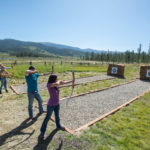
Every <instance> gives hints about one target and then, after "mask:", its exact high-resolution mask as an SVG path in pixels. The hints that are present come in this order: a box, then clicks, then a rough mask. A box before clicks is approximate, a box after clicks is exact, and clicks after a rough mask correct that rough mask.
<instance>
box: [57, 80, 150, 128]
mask: <svg viewBox="0 0 150 150" xmlns="http://www.w3.org/2000/svg"><path fill="white" fill-rule="evenodd" d="M147 90H150V82H144V81H140V80H137V81H135V82H133V83H129V84H126V85H121V86H118V87H115V88H111V89H108V90H104V91H100V92H96V93H91V94H87V95H84V96H80V97H75V98H71V100H70V102H69V104H68V106H66V101H67V99H65V100H62V101H61V102H60V105H61V108H60V118H61V122H62V123H63V124H64V125H65V126H66V127H68V128H70V129H72V130H74V129H77V128H79V127H81V126H83V125H85V124H87V123H89V122H90V121H93V120H94V119H96V118H98V117H100V116H101V115H103V114H105V113H108V112H109V111H111V110H113V109H115V108H116V107H118V106H120V105H122V104H124V103H125V102H127V101H129V100H130V99H132V98H134V97H136V96H139V95H141V94H142V93H144V92H145V91H147Z"/></svg>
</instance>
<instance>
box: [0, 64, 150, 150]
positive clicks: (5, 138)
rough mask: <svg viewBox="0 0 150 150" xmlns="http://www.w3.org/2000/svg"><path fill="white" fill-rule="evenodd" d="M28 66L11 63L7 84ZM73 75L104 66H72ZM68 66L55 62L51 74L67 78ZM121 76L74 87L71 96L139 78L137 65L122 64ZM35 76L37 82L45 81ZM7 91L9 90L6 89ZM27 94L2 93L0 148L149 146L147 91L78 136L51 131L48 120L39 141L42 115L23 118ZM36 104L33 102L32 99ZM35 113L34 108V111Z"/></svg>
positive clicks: (136, 149)
mask: <svg viewBox="0 0 150 150" xmlns="http://www.w3.org/2000/svg"><path fill="white" fill-rule="evenodd" d="M27 68H28V65H21V66H15V67H14V70H8V71H9V72H14V73H15V76H14V78H13V79H11V78H9V79H8V84H9V85H10V84H14V83H16V84H18V83H22V82H25V81H24V71H25V70H26V69H27ZM36 68H37V69H38V70H40V71H41V72H49V71H50V70H51V64H49V65H37V66H36ZM73 69H74V71H75V75H76V78H77V77H86V76H91V75H98V74H106V71H107V65H90V66H88V65H73ZM71 71H72V66H71V65H62V66H61V65H58V64H56V65H55V73H57V74H58V75H59V78H60V79H63V78H65V79H71ZM125 77H126V78H125V79H120V78H117V79H113V80H104V81H99V82H93V83H88V84H83V85H79V86H77V87H75V90H74V93H73V94H74V95H76V94H80V93H83V92H87V91H89V90H95V89H100V88H104V87H110V86H111V85H114V84H118V83H124V82H127V81H130V80H132V79H135V78H136V77H139V65H126V70H125ZM47 78H48V77H46V78H42V77H41V79H40V78H39V82H43V81H47ZM9 91H10V89H9ZM70 91H71V87H70V88H68V87H66V88H63V89H61V93H60V97H61V98H62V97H65V96H68V95H69V94H70ZM40 93H41V96H42V98H43V100H44V102H46V101H47V99H48V92H47V91H42V92H40ZM27 104H28V101H27V96H26V95H23V94H22V95H15V94H13V93H12V91H10V92H9V94H6V93H4V94H3V97H1V98H0V149H2V150H7V149H12V150H20V149H25V150H30V149H34V150H48V149H65V150H76V149H87V150H89V149H90V150H149V149H150V142H149V141H150V126H149V124H150V93H148V94H146V95H145V96H143V97H141V98H140V99H138V100H137V101H135V102H134V103H132V104H130V105H129V106H128V107H125V108H123V109H121V110H120V111H119V112H117V113H115V114H113V115H111V116H109V117H107V118H106V119H103V120H102V121H100V122H97V123H96V124H95V125H93V126H92V127H90V128H88V129H86V130H85V131H82V132H81V133H80V134H79V135H70V134H69V133H67V132H63V131H57V130H55V123H53V122H52V121H50V122H49V124H48V128H47V132H46V140H45V142H44V143H41V142H40V141H39V139H38V136H39V134H40V131H39V129H40V127H41V123H42V121H43V119H44V116H45V114H43V115H41V116H39V117H38V118H37V120H36V121H35V122H32V121H28V120H25V119H27V118H28V113H27ZM35 104H36V102H35ZM37 113H38V111H37V109H35V110H34V114H35V115H36V114H37Z"/></svg>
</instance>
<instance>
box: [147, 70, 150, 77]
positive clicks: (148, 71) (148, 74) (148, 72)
mask: <svg viewBox="0 0 150 150" xmlns="http://www.w3.org/2000/svg"><path fill="white" fill-rule="evenodd" d="M146 77H148V78H150V70H147V74H146Z"/></svg>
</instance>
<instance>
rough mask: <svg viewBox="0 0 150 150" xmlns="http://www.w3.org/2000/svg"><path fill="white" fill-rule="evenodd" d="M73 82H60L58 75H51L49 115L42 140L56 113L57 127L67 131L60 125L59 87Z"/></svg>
mask: <svg viewBox="0 0 150 150" xmlns="http://www.w3.org/2000/svg"><path fill="white" fill-rule="evenodd" d="M70 82H73V81H64V80H62V81H58V80H57V75H54V74H51V75H50V77H49V79H48V83H47V88H48V92H49V94H50V98H49V100H48V103H47V114H46V117H45V119H44V121H43V124H42V126H41V138H42V139H44V134H45V132H46V128H47V123H48V121H49V119H50V117H51V115H52V113H53V111H54V114H55V121H56V127H57V128H58V129H60V130H65V128H64V127H63V126H62V125H61V124H60V118H59V109H60V105H59V87H58V86H59V85H62V84H67V83H70Z"/></svg>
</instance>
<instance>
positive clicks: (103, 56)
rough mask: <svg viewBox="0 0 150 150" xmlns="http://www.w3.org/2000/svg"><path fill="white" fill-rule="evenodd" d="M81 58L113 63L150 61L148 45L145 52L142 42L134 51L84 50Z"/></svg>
mask: <svg viewBox="0 0 150 150" xmlns="http://www.w3.org/2000/svg"><path fill="white" fill-rule="evenodd" d="M83 59H85V60H94V61H102V62H114V63H150V45H149V49H148V51H147V52H145V51H142V44H140V45H139V47H138V49H137V51H136V52H135V51H134V50H132V51H130V50H127V51H125V52H112V51H109V50H108V51H106V52H101V53H94V52H91V53H88V52H86V53H85V56H84V58H83Z"/></svg>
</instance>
